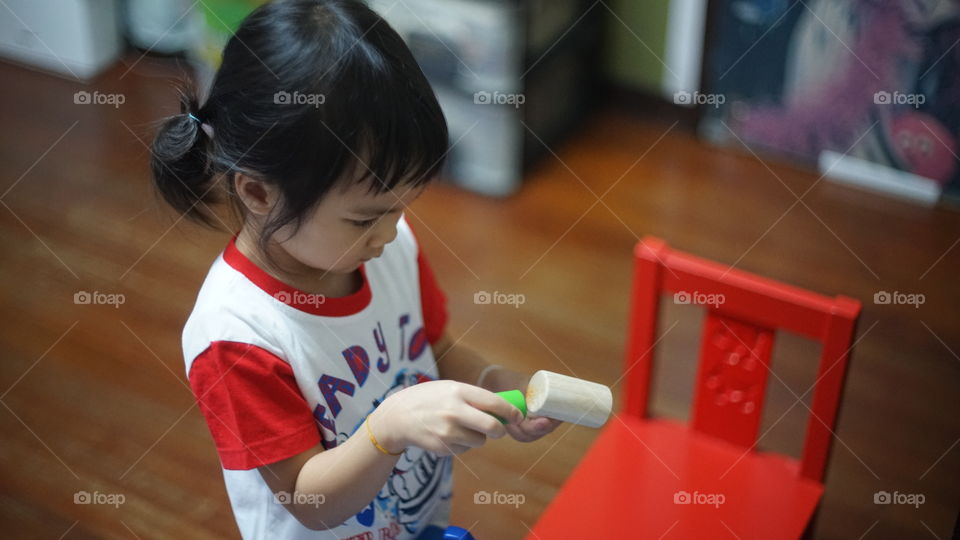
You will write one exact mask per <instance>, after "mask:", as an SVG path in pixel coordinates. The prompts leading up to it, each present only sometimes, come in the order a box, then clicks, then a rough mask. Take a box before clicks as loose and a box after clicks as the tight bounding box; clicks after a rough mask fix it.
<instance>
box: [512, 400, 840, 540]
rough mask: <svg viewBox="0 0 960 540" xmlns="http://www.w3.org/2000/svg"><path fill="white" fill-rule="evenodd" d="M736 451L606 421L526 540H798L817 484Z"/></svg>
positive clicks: (687, 435)
mask: <svg viewBox="0 0 960 540" xmlns="http://www.w3.org/2000/svg"><path fill="white" fill-rule="evenodd" d="M745 452H746V449H744V448H742V447H739V446H735V445H733V444H730V443H727V442H726V441H722V440H719V439H716V438H713V437H710V436H708V435H704V434H700V433H696V432H694V431H692V430H691V429H689V427H687V426H686V425H684V424H679V423H676V422H672V421H668V420H660V419H656V420H650V419H639V418H636V417H633V416H620V415H614V416H612V417H611V418H610V420H609V421H608V423H607V425H606V427H605V428H604V429H603V432H602V433H601V434H600V436H599V437H598V438H597V439H596V441H595V442H594V444H593V446H592V447H591V448H590V450H589V452H587V454H586V456H584V458H583V460H582V461H581V462H580V464H579V465H578V466H577V468H576V469H575V470H574V471H573V473H572V474H571V475H570V477H569V478H568V479H567V481H566V482H565V483H564V485H563V487H562V488H561V490H560V491H559V493H558V494H557V496H556V497H555V498H554V499H553V501H552V502H551V504H550V506H548V507H547V509H546V511H545V512H544V513H543V515H542V516H541V518H540V520H539V521H538V522H537V524H536V526H535V527H534V528H533V530H532V532H531V534H530V535H529V536H528V537H527V538H528V540H531V539H534V538H539V539H542V540H552V539H554V538H558V539H565V538H631V539H632V538H638V539H643V538H652V539H658V538H661V537H663V538H697V539H703V538H741V539H744V540H745V539H748V538H758V539H764V540H768V539H775V538H791V539H796V538H799V537H800V536H801V535H802V534H803V532H804V529H805V527H806V524H807V523H808V521H809V520H810V518H811V516H812V514H813V512H814V510H815V509H816V507H817V503H818V501H819V500H820V496H821V495H822V493H823V485H822V484H819V483H817V482H814V481H812V480H809V479H805V478H801V477H800V476H799V475H798V470H799V465H798V463H797V461H796V460H793V459H790V458H788V457H785V456H781V455H775V454H764V453H758V452H756V451H755V450H754V451H752V452H749V453H746V454H745ZM731 467H732V468H731ZM721 477H722V478H721ZM678 493H679V495H678ZM684 494H686V495H684ZM675 498H678V499H679V502H675ZM683 501H686V503H685V504H684V503H683Z"/></svg>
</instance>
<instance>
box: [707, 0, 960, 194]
mask: <svg viewBox="0 0 960 540" xmlns="http://www.w3.org/2000/svg"><path fill="white" fill-rule="evenodd" d="M710 19H711V20H710V21H709V26H710V28H709V32H708V38H707V39H708V41H707V44H706V51H707V58H706V64H705V68H704V76H705V80H704V88H705V92H704V95H703V96H697V98H698V100H699V101H700V102H701V103H700V104H701V106H702V107H703V110H704V116H703V123H702V124H701V130H702V132H703V133H704V134H705V135H706V136H707V137H708V138H709V139H711V140H713V141H717V142H721V143H725V144H738V145H746V146H747V147H749V148H750V149H751V150H753V151H756V152H758V153H761V155H767V156H769V155H771V154H773V155H778V156H782V157H786V158H788V159H791V160H794V161H800V162H802V163H805V164H809V165H810V166H813V167H817V166H818V165H819V168H820V170H821V172H826V171H824V168H825V167H824V156H834V157H835V158H836V160H834V161H833V162H831V163H839V162H840V161H846V162H847V163H848V164H849V163H852V162H855V163H860V164H865V165H866V167H861V170H862V171H867V172H866V173H865V174H862V176H865V177H867V180H875V179H877V178H880V177H881V176H886V177H887V180H885V181H886V182H888V183H889V184H890V185H891V186H892V187H893V188H898V187H901V186H898V185H897V184H898V183H899V184H902V185H904V186H905V185H906V184H907V183H909V182H914V181H916V182H919V183H920V184H925V185H926V186H928V187H930V188H931V189H932V190H933V193H935V196H934V200H935V199H936V198H939V196H940V194H941V193H942V197H943V198H944V200H949V201H952V202H954V203H956V202H957V201H960V158H958V154H960V143H958V140H960V139H958V137H960V45H958V43H960V0H804V1H800V0H730V1H727V2H722V3H718V4H717V5H716V6H715V9H714V11H713V13H711V17H710ZM826 168H828V169H831V168H832V164H831V165H828V166H827V167H826ZM878 171H885V172H887V173H890V174H886V175H884V174H881V173H879V172H878ZM831 176H832V174H831ZM890 191H897V189H892V190H890Z"/></svg>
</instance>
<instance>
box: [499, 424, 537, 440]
mask: <svg viewBox="0 0 960 540" xmlns="http://www.w3.org/2000/svg"><path fill="white" fill-rule="evenodd" d="M506 428H507V433H509V434H510V436H511V437H513V440H515V441H518V442H533V441H535V440H537V438H536V437H534V436H532V435H530V434H529V433H527V432H526V431H524V430H523V428H522V427H520V424H507V426H506Z"/></svg>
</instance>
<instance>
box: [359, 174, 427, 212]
mask: <svg viewBox="0 0 960 540" xmlns="http://www.w3.org/2000/svg"><path fill="white" fill-rule="evenodd" d="M371 181H372V182H376V181H377V180H376V179H373V180H364V181H361V182H353V183H351V184H350V185H348V186H346V188H345V189H343V190H342V191H341V192H340V196H341V202H342V203H345V204H347V205H349V206H351V207H352V208H351V209H360V210H383V209H389V208H392V207H395V206H406V205H408V204H410V203H412V202H413V201H415V200H416V199H417V197H419V196H420V194H421V193H423V191H424V190H425V189H426V187H427V184H422V185H419V186H414V185H412V184H400V185H398V186H395V187H394V188H393V189H392V190H389V191H384V192H380V193H378V192H377V191H376V190H371V187H372V184H371Z"/></svg>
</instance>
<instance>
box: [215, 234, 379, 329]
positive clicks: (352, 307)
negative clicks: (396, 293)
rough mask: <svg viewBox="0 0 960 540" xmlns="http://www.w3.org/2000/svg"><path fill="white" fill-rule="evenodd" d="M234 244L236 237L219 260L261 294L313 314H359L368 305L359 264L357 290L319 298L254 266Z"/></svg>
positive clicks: (366, 284)
mask: <svg viewBox="0 0 960 540" xmlns="http://www.w3.org/2000/svg"><path fill="white" fill-rule="evenodd" d="M236 241H237V237H236V236H234V237H233V238H231V239H230V242H229V243H228V244H227V247H226V248H225V249H224V250H223V260H224V261H225V262H226V263H227V264H229V265H230V266H231V267H232V268H233V269H234V270H236V271H238V272H240V273H241V274H243V275H244V276H246V278H247V279H249V280H250V281H251V282H253V284H254V285H256V286H257V287H260V288H261V289H263V291H264V292H266V293H267V294H269V295H270V296H272V297H274V298H276V299H277V300H279V301H281V302H283V303H284V304H287V305H288V306H290V307H293V308H296V309H299V310H300V311H303V312H305V313H310V314H313V315H323V316H326V317H345V316H347V315H353V314H354V313H359V312H360V311H361V310H363V308H365V307H367V305H369V304H370V299H371V298H372V294H371V292H370V283H369V281H368V280H367V272H366V269H365V268H364V265H363V264H361V265H360V276H361V277H362V278H363V285H361V286H360V290H359V291H357V292H355V293H353V294H351V295H349V296H341V297H338V298H328V297H324V296H323V295H318V294H311V293H307V292H304V291H301V290H299V289H297V288H295V287H291V286H290V285H287V284H286V283H284V282H282V281H280V280H279V279H277V278H275V277H273V276H271V275H270V274H268V273H266V272H265V271H264V270H263V269H261V268H260V267H259V266H257V265H256V264H254V263H253V261H251V260H250V259H248V258H247V256H246V255H244V254H243V253H240V250H239V249H237V244H236Z"/></svg>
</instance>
